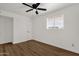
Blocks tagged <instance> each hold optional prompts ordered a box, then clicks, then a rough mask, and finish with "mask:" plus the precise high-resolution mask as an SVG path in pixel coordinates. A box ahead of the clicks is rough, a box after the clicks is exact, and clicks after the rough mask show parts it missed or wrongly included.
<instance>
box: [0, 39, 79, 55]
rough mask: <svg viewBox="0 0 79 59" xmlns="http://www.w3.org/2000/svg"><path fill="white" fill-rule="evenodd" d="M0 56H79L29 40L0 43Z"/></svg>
mask: <svg viewBox="0 0 79 59" xmlns="http://www.w3.org/2000/svg"><path fill="white" fill-rule="evenodd" d="M0 56H79V54H77V53H73V52H70V51H67V50H64V49H61V48H58V47H55V46H51V45H48V44H45V43H41V42H38V41H35V40H29V41H26V42H22V43H18V44H11V43H8V44H1V45H0Z"/></svg>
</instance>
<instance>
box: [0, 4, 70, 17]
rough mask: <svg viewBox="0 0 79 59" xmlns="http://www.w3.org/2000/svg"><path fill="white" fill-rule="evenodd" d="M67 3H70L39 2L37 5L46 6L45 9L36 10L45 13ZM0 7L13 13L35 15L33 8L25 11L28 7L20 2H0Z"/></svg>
mask: <svg viewBox="0 0 79 59" xmlns="http://www.w3.org/2000/svg"><path fill="white" fill-rule="evenodd" d="M27 4H29V5H32V4H33V3H27ZM68 5H71V3H41V4H40V5H39V7H40V8H46V9H47V11H38V12H39V14H42V13H47V12H50V11H55V10H57V9H60V8H63V7H66V6H68ZM0 9H1V10H5V11H9V12H13V13H18V14H22V15H29V16H33V15H36V14H35V10H33V11H31V12H28V13H26V12H25V11H26V10H28V9H30V7H28V6H25V5H23V4H21V3H0Z"/></svg>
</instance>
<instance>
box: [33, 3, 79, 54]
mask: <svg viewBox="0 0 79 59" xmlns="http://www.w3.org/2000/svg"><path fill="white" fill-rule="evenodd" d="M61 14H64V29H52V30H47V29H46V19H47V17H49V16H53V15H61ZM32 22H33V23H32V25H33V28H32V29H33V38H34V39H35V40H38V41H41V42H44V43H47V44H50V45H54V46H57V47H60V48H63V49H67V50H70V51H73V52H76V53H79V26H78V25H79V4H77V5H72V6H69V7H66V8H63V9H60V10H57V11H55V12H50V13H49V14H45V15H38V16H37V17H33V18H32Z"/></svg>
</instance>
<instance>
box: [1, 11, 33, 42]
mask: <svg viewBox="0 0 79 59" xmlns="http://www.w3.org/2000/svg"><path fill="white" fill-rule="evenodd" d="M0 15H3V16H6V17H11V18H13V43H19V42H24V41H27V40H29V39H31V33H32V31H31V28H32V25H31V19H30V18H29V17H28V16H23V15H19V14H16V13H11V12H8V11H4V10H0Z"/></svg>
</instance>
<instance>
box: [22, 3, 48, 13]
mask: <svg viewBox="0 0 79 59" xmlns="http://www.w3.org/2000/svg"><path fill="white" fill-rule="evenodd" d="M22 4H23V5H26V6H28V7H30V8H31V9H29V10H27V11H26V12H29V11H32V10H33V9H35V10H36V11H35V13H36V14H38V10H42V11H46V10H47V9H45V8H38V6H39V5H40V3H36V4H32V6H30V5H28V4H26V3H22Z"/></svg>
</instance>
